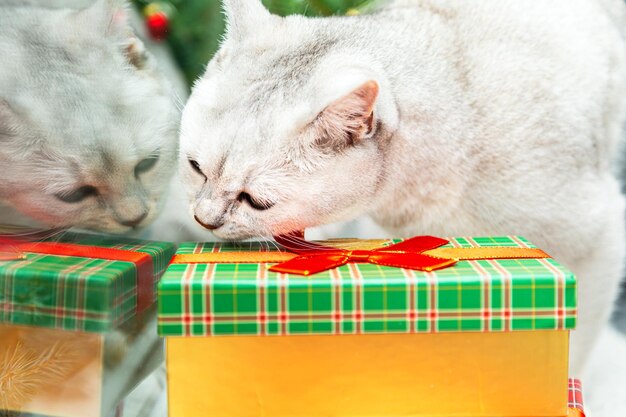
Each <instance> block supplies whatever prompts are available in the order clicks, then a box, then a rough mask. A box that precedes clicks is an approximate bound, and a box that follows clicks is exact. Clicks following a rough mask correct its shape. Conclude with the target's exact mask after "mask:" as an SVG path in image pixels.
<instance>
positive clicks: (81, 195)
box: [56, 185, 99, 203]
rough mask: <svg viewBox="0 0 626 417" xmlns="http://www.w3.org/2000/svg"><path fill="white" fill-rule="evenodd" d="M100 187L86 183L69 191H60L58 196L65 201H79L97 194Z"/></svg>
mask: <svg viewBox="0 0 626 417" xmlns="http://www.w3.org/2000/svg"><path fill="white" fill-rule="evenodd" d="M98 194H99V193H98V189H97V188H96V187H94V186H92V185H84V186H82V187H79V188H77V189H75V190H74V191H70V192H67V193H58V194H56V197H57V198H58V199H59V200H61V201H63V202H64V203H79V202H81V201H83V200H85V199H87V198H89V197H95V196H97V195H98Z"/></svg>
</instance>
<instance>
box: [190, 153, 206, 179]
mask: <svg viewBox="0 0 626 417" xmlns="http://www.w3.org/2000/svg"><path fill="white" fill-rule="evenodd" d="M188 160H189V165H191V168H192V169H193V170H194V171H196V173H198V174H200V175H202V176H203V177H204V178H205V179H206V175H204V172H202V169H200V164H199V163H198V161H196V160H195V159H191V158H189V159H188Z"/></svg>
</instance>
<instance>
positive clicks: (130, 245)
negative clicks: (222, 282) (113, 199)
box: [0, 233, 176, 332]
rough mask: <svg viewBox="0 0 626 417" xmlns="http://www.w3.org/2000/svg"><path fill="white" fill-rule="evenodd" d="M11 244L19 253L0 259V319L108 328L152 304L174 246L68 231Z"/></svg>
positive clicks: (81, 328) (92, 329)
mask: <svg viewBox="0 0 626 417" xmlns="http://www.w3.org/2000/svg"><path fill="white" fill-rule="evenodd" d="M5 245H6V242H5ZM9 246H11V245H9ZM14 247H15V248H17V249H16V250H18V251H19V252H20V253H21V254H22V256H19V257H16V258H15V259H9V260H5V261H0V323H5V324H14V325H28V326H39V327H48V328H56V329H63V330H72V331H87V332H105V331H107V330H111V329H112V328H115V327H117V326H119V325H120V324H122V323H124V322H126V321H127V320H128V319H129V318H131V317H133V316H135V315H136V314H137V313H138V312H140V311H141V310H143V309H145V308H147V307H149V306H150V305H151V304H153V303H154V301H155V286H156V282H157V280H158V278H159V277H160V276H161V274H162V273H163V271H164V270H165V268H166V266H167V264H168V263H169V261H170V259H171V257H172V255H173V254H174V252H175V250H176V247H175V246H174V244H172V243H165V242H146V241H140V240H132V239H122V238H117V237H115V238H114V237H104V236H99V235H87V234H73V233H64V234H63V235H62V236H60V237H58V238H54V240H44V241H42V242H28V243H24V242H17V243H15V245H14ZM109 256H111V257H109ZM20 258H23V259H20Z"/></svg>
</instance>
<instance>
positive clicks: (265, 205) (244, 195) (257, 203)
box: [237, 191, 274, 210]
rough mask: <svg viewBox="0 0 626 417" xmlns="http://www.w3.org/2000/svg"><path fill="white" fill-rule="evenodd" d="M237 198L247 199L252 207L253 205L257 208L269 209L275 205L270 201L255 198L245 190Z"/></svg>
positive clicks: (240, 199)
mask: <svg viewBox="0 0 626 417" xmlns="http://www.w3.org/2000/svg"><path fill="white" fill-rule="evenodd" d="M237 200H238V201H240V202H241V201H245V202H246V203H248V205H250V207H252V208H253V209H255V210H267V209H269V208H272V206H274V203H272V202H269V201H258V200H255V199H254V198H253V197H252V196H251V195H250V194H248V193H246V192H245V191H243V192H241V193H239V196H238V197H237Z"/></svg>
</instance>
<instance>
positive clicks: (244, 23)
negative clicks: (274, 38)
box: [223, 0, 275, 40]
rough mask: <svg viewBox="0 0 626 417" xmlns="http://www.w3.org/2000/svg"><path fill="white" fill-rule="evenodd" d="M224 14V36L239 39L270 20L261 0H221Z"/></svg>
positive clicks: (270, 15) (269, 15)
mask: <svg viewBox="0 0 626 417" xmlns="http://www.w3.org/2000/svg"><path fill="white" fill-rule="evenodd" d="M223 7H224V14H225V15H226V38H227V39H235V40H241V39H243V38H245V37H246V36H247V35H250V36H252V35H253V33H254V31H255V30H257V29H258V27H259V25H261V24H263V23H264V22H267V21H270V20H272V18H273V17H275V16H272V14H271V13H270V12H269V11H268V10H267V9H266V8H265V6H263V3H261V0H223Z"/></svg>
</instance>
